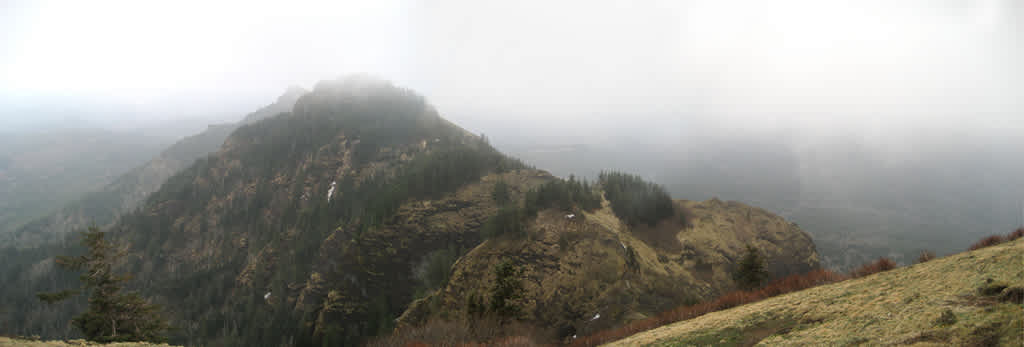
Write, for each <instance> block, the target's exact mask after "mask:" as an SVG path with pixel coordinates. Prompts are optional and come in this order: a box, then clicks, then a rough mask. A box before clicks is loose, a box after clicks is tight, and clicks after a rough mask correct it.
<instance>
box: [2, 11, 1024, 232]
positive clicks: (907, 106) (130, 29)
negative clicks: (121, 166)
mask: <svg viewBox="0 0 1024 347" xmlns="http://www.w3.org/2000/svg"><path fill="white" fill-rule="evenodd" d="M0 6H2V8H0V52H2V53H0V129H5V130H8V131H11V130H15V131H18V130H19V129H20V130H24V129H38V128H45V127H52V126H97V127H108V128H118V129H136V130H138V131H148V130H146V129H151V128H166V127H168V125H169V124H174V123H179V126H180V127H182V129H181V130H179V131H177V132H175V133H174V134H176V135H175V136H184V135H187V134H189V133H192V132H194V131H198V129H202V128H203V127H204V126H205V125H206V123H216V122H223V121H235V120H238V119H240V118H241V117H242V116H243V115H244V114H245V113H247V112H251V111H253V110H255V109H257V108H258V107H260V106H262V105H265V104H268V103H270V102H272V101H273V100H274V98H275V97H276V96H277V95H279V94H280V93H281V92H283V91H284V90H285V88H287V87H288V86H290V85H299V86H303V87H306V88H310V87H312V86H313V85H314V84H315V82H316V81H318V80H321V79H328V78H335V77H338V76H343V75H347V74H353V73H369V74H372V75H376V76H379V77H382V78H385V79H389V80H392V81H394V82H395V83H397V84H400V85H404V86H407V87H410V88H412V89H415V90H416V91H418V92H420V93H422V94H424V95H425V96H426V97H427V98H428V100H430V101H431V102H432V103H433V104H434V105H435V106H436V107H437V108H438V109H439V110H440V111H441V113H442V114H444V115H445V116H446V117H447V118H449V119H451V120H452V121H454V122H455V123H457V124H460V125H462V126H464V127H466V128H467V129H469V130H471V131H474V132H478V133H485V134H487V135H488V137H489V138H491V139H492V141H493V142H494V143H495V144H497V145H498V146H499V147H500V148H502V149H503V150H507V151H510V152H512V153H513V154H515V155H519V156H523V157H526V159H528V160H532V161H534V162H535V163H537V164H538V165H539V166H541V167H542V168H548V169H551V170H552V171H553V172H555V173H557V174H568V173H573V172H575V173H581V171H587V172H582V173H583V174H587V173H591V174H592V173H593V171H594V170H598V169H601V168H605V167H621V168H625V169H633V170H634V171H640V173H641V174H643V175H645V176H648V177H652V178H654V179H656V180H658V181H660V182H662V183H665V184H666V185H669V186H670V187H676V188H677V189H675V190H674V191H673V192H674V193H675V194H678V195H684V196H690V197H699V198H705V197H708V196H727V197H729V198H734V199H738V200H744V201H749V202H756V203H760V204H763V205H766V206H767V207H769V208H771V209H773V210H775V211H778V212H780V213H784V214H786V213H788V215H789V216H799V215H800V214H801V213H803V212H801V211H800V210H799V207H800V206H807V205H808V204H811V205H814V204H823V205H829V206H842V207H844V208H849V209H850V210H851V211H852V210H855V207H857V208H859V207H858V206H861V207H862V206H863V205H864V204H867V205H870V206H872V207H873V208H876V209H877V208H879V206H882V205H884V204H883V203H882V202H892V201H897V202H900V201H902V204H903V205H902V207H903V208H907V206H908V205H909V204H910V203H911V201H943V203H947V205H948V206H947V205H943V206H944V207H943V208H945V209H939V210H941V211H945V212H948V211H949V209H955V208H956V206H958V205H957V203H955V202H950V201H955V199H954V198H955V197H958V196H960V195H961V194H963V193H964V192H970V191H972V189H974V188H971V187H982V188H978V191H975V192H974V195H973V196H971V197H970V199H969V201H971V202H972V203H979V202H980V203H983V204H986V206H990V207H993V208H996V209H999V212H998V213H996V212H992V213H994V215H997V216H996V217H992V219H993V222H992V223H991V224H988V225H986V226H985V227H984V228H982V229H984V230H982V231H979V232H987V231H989V229H994V230H998V229H999V228H1003V227H1004V226H1009V225H1010V224H1013V223H1015V222H1016V220H1015V218H1017V217H1016V215H1017V212H1016V211H1017V210H1018V209H1019V207H1018V206H1011V205H1014V204H1013V203H1012V202H1013V201H1015V200H1020V196H1022V195H1024V190H1022V188H1020V187H1021V186H1024V184H1020V183H1022V182H1021V181H1020V180H1019V179H1018V178H1017V177H1019V176H1018V174H1017V173H1019V172H1020V170H1021V169H1022V168H1021V166H1020V165H1019V164H1014V163H1017V162H1019V158H1021V157H1022V154H1024V153H1021V151H1020V149H1021V148H1024V140H1022V139H1024V137H1022V136H1021V134H1022V133H1024V114H1022V112H1024V67H1022V65H1024V64H1021V63H1020V62H1021V61H1024V60H1022V58H1024V47H1022V45H1024V43H1022V42H1024V39H1022V36H1024V35H1022V34H1024V2H1020V1H1014V0H908V1H898V2H894V1H882V0H865V1H855V2H851V1H812V0H779V1H728V0H727V1H722V0H691V1H642V2H641V1H558V2H550V1H532V0H528V1H513V2H480V1H445V0H442V1H390V0H388V1H344V2H310V1H287V2H285V1H282V2H269V1H268V2H241V1H240V2H218V3H216V4H210V3H208V2H200V1H178V2H172V3H161V4H154V3H148V2H147V3H140V2H135V1H96V2H60V1H54V2H48V1H13V2H12V1H7V2H4V3H3V4H2V5H0ZM69 120H70V121H71V122H69ZM69 123H70V124H69ZM82 124H86V125H82ZM180 124H185V125H180ZM566 145H572V146H576V147H569V148H570V150H568V152H564V151H563V149H560V148H561V147H559V146H566ZM580 146H582V147H580ZM581 148H583V151H586V152H588V153H591V157H589V158H583V159H581V158H582V157H577V158H566V157H565V156H566V155H580V154H579V151H580V149H581ZM553 151H554V152H553ZM573 151H576V152H573ZM563 152H564V153H576V154H565V155H561V156H552V155H544V154H538V153H563ZM765 158H768V159H765ZM972 160H973V161H972ZM776 168H777V169H778V170H775V169H776ZM588 170H589V171H588ZM773 170H774V171H773ZM990 171H991V172H990ZM914 175H931V176H929V177H927V178H924V179H921V180H916V178H915V176H914ZM764 177H767V178H764ZM915 181H920V182H930V183H927V184H924V183H922V184H920V185H916V184H915V185H914V187H913V189H911V188H904V189H906V190H896V191H895V192H894V191H889V192H886V191H885V188H886V186H887V185H910V184H911V183H914V182H915ZM788 186H793V187H794V188H793V189H788V188H785V187H788ZM868 186H873V189H875V190H872V192H875V194H874V195H871V194H869V193H865V190H864V189H863V188H864V187H868ZM948 186H955V187H954V188H948ZM780 187H781V188H780ZM939 188H941V189H945V190H942V192H940V193H936V194H937V195H927V194H917V195H914V194H916V193H914V194H912V193H910V190H913V191H914V192H924V191H931V190H936V189H939ZM946 188H948V189H946ZM941 189H940V190H941ZM879 190H881V191H879ZM979 191H980V192H979ZM808 192H812V193H813V194H811V193H808ZM904 193H906V194H904ZM866 195H871V196H870V197H866V198H865V197H864V196H866ZM780 196H783V197H781V198H780ZM880 196H881V197H884V198H880ZM781 200H785V201H783V202H780V201H781ZM851 201H857V202H858V203H859V204H850V203H849V202H851ZM960 203H961V204H963V203H965V202H960ZM897 205H899V204H897ZM887 206H888V205H887ZM918 212H920V211H918ZM893 213H896V214H899V213H901V212H893ZM913 213H914V212H906V213H905V215H912V214H913ZM918 214H919V215H923V212H921V213H918ZM932 214H933V213H932V212H929V215H932ZM940 214H941V213H940ZM978 215H983V214H978ZM986 216H987V215H986ZM995 220H998V221H995ZM908 223H909V224H913V223H916V222H908ZM868 228H869V229H870V228H875V226H869V227H868ZM923 228H924V227H921V228H919V229H923ZM875 229H877V228H875ZM812 232H814V231H812ZM817 236H818V235H816V237H817Z"/></svg>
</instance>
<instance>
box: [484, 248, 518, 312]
mask: <svg viewBox="0 0 1024 347" xmlns="http://www.w3.org/2000/svg"><path fill="white" fill-rule="evenodd" d="M521 274H522V269H520V268H519V267H517V266H515V264H512V262H510V261H504V262H502V263H501V264H498V265H497V266H495V267H494V277H495V278H494V287H491V305H490V311H491V312H493V313H494V314H496V315H498V316H499V317H501V318H517V317H518V316H519V306H518V305H516V304H515V303H514V302H513V301H515V300H516V299H519V298H521V297H522V296H523V284H522V283H521V282H520V281H519V276H520V275H521Z"/></svg>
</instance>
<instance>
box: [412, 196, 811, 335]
mask: <svg viewBox="0 0 1024 347" xmlns="http://www.w3.org/2000/svg"><path fill="white" fill-rule="evenodd" d="M674 204H675V208H676V209H677V210H685V211H688V215H687V218H688V220H690V222H689V223H688V224H690V225H683V224H681V223H680V222H679V220H678V219H675V218H669V219H667V220H665V221H662V222H661V223H659V224H657V225H656V226H653V227H648V226H645V225H639V226H629V225H627V223H624V222H623V221H622V220H620V218H619V217H617V216H616V214H615V213H614V212H613V211H612V209H611V208H610V206H609V205H610V204H609V202H608V201H607V200H604V201H603V204H602V206H601V208H599V209H597V210H594V211H591V212H580V214H581V216H578V217H576V218H573V219H568V218H566V216H565V214H566V213H565V212H560V211H559V210H558V209H548V210H544V211H541V212H540V213H539V214H538V216H537V217H536V218H535V219H534V220H532V221H530V225H529V226H528V227H527V234H528V235H527V236H526V237H523V238H499V239H493V240H488V241H486V242H484V243H483V244H481V245H480V246H479V247H477V248H475V249H473V250H472V251H471V252H469V253H468V254H466V255H465V256H464V257H462V258H461V259H460V260H459V261H458V263H456V264H455V266H454V269H453V270H452V271H453V273H452V274H451V279H450V281H449V283H448V285H447V286H445V287H444V288H443V289H442V290H440V291H438V292H436V293H435V294H433V295H431V296H429V297H427V298H425V299H423V300H420V301H418V302H417V303H416V304H414V305H413V306H412V307H411V308H410V309H409V310H408V311H406V313H405V315H403V317H402V318H401V319H400V322H401V323H404V324H413V325H415V324H420V323H423V322H424V321H426V320H429V318H430V317H432V316H433V317H438V316H443V317H459V316H464V315H466V311H467V309H468V308H467V307H466V306H467V301H466V298H467V297H472V296H474V295H486V293H487V292H488V288H490V286H491V285H492V283H493V282H494V276H493V274H492V271H491V269H493V268H494V266H495V265H497V264H498V263H500V262H503V261H511V262H513V263H514V264H517V265H519V266H520V267H521V268H522V269H523V274H522V276H521V277H522V278H524V279H525V281H524V290H525V292H524V294H523V299H522V300H521V301H520V303H519V304H520V306H521V307H522V315H521V318H523V319H525V320H526V321H529V322H533V323H535V324H537V325H538V326H545V327H556V328H557V330H558V331H560V332H561V334H564V335H566V336H558V337H559V338H562V337H567V336H568V335H572V334H580V335H583V334H587V333H590V332H593V331H596V330H600V329H605V328H608V327H611V326H615V325H618V324H621V323H623V322H626V321H631V320H635V319H642V318H644V317H646V316H648V315H651V314H655V313H658V312H660V311H664V310H666V309H669V308H672V307H675V306H678V305H681V304H683V303H693V302H698V301H704V300H708V299H710V298H713V297H715V296H717V295H721V294H722V293H724V292H726V291H729V290H732V289H734V288H735V284H734V282H733V280H732V278H731V275H732V272H733V270H734V265H733V264H735V263H736V262H737V261H738V259H739V258H740V257H741V256H742V255H743V252H744V247H745V245H751V246H754V247H755V248H757V249H759V250H760V251H761V252H762V253H763V254H764V255H765V256H766V258H767V263H768V264H769V271H770V272H771V273H772V275H773V276H775V277H780V276H785V275H789V274H795V273H802V272H806V271H809V270H811V269H815V268H817V267H818V258H817V253H816V252H815V250H814V244H813V243H812V242H811V239H810V237H809V236H808V235H807V234H806V233H804V232H802V231H800V229H799V228H798V227H796V226H795V225H793V224H792V223H789V222H787V221H785V220H784V219H782V218H780V217H778V216H775V215H772V214H770V213H768V212H766V211H764V210H761V209H758V208H754V207H750V206H747V205H743V204H740V203H736V202H723V201H719V200H708V201H703V202H695V201H683V200H677V201H675V202H674ZM577 218H578V219H577ZM595 317H596V318H595Z"/></svg>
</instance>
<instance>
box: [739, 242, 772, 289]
mask: <svg viewBox="0 0 1024 347" xmlns="http://www.w3.org/2000/svg"><path fill="white" fill-rule="evenodd" d="M764 267H765V264H764V258H762V257H761V253H759V252H758V251H757V250H756V249H754V247H751V246H750V245H747V253H746V254H745V255H743V259H740V264H739V268H738V269H736V272H735V273H733V280H735V281H736V284H737V285H739V287H740V288H742V289H756V288H757V287H760V286H761V284H762V283H764V281H765V280H766V279H768V272H767V271H765V269H764Z"/></svg>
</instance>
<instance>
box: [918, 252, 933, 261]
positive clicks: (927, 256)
mask: <svg viewBox="0 0 1024 347" xmlns="http://www.w3.org/2000/svg"><path fill="white" fill-rule="evenodd" d="M932 259H935V253H932V251H929V250H927V249H926V250H923V251H921V253H920V254H918V255H917V263H918V264H920V263H924V262H927V261H929V260H932Z"/></svg>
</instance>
